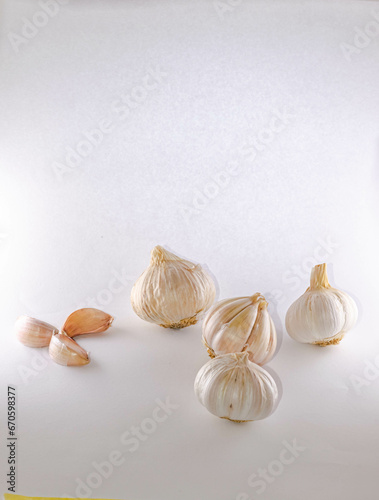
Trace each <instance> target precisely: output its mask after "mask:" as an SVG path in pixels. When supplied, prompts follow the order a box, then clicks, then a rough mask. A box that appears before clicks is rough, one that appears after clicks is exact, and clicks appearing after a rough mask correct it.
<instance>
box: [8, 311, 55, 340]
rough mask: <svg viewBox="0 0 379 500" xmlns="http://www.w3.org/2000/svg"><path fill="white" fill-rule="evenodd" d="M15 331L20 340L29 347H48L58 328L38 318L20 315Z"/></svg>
mask: <svg viewBox="0 0 379 500" xmlns="http://www.w3.org/2000/svg"><path fill="white" fill-rule="evenodd" d="M15 333H16V337H17V338H18V340H19V341H20V342H21V343H22V344H24V345H26V346H28V347H47V346H48V345H49V344H50V340H51V337H52V336H53V335H54V333H58V329H57V328H55V327H54V326H52V325H49V323H45V322H43V321H39V320H38V319H34V318H31V317H29V316H20V317H19V318H18V320H17V321H16V323H15Z"/></svg>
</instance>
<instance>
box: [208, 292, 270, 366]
mask: <svg viewBox="0 0 379 500" xmlns="http://www.w3.org/2000/svg"><path fill="white" fill-rule="evenodd" d="M267 306H268V303H267V301H266V299H265V298H264V297H263V295H261V294H260V293H256V294H254V295H252V296H251V297H238V298H233V299H226V300H222V301H220V302H218V303H217V304H215V305H214V306H213V307H212V308H211V309H210V310H209V312H208V313H207V316H206V318H205V320H204V322H203V343H204V345H205V347H206V348H207V350H208V354H209V355H210V356H211V357H214V356H217V355H220V354H228V353H233V352H247V353H248V355H249V359H250V361H253V362H254V363H257V364H258V365H263V364H265V363H267V362H268V361H269V360H270V359H271V358H272V356H273V355H274V353H275V349H276V344H277V337H276V330H275V325H274V322H273V321H272V318H271V316H270V314H269V313H268V310H267Z"/></svg>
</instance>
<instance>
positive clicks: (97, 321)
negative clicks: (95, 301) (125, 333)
mask: <svg viewBox="0 0 379 500" xmlns="http://www.w3.org/2000/svg"><path fill="white" fill-rule="evenodd" d="M112 321H113V317H112V316H110V315H109V314H107V313H105V312H103V311H100V310H99V309H93V308H91V307H86V308H84V309H78V310H77V311H74V312H73V313H72V314H70V316H69V317H68V318H67V319H66V321H65V324H64V325H63V328H62V330H63V332H64V333H66V334H67V335H68V336H69V337H76V336H77V335H86V334H88V333H101V332H105V330H108V328H109V327H110V326H111V324H112Z"/></svg>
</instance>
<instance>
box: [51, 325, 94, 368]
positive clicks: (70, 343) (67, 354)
mask: <svg viewBox="0 0 379 500" xmlns="http://www.w3.org/2000/svg"><path fill="white" fill-rule="evenodd" d="M49 354H50V357H51V358H52V359H53V360H54V361H55V362H56V363H58V364H59V365H63V366H82V365H88V363H89V362H90V360H89V356H88V352H87V351H85V350H84V349H83V348H82V347H80V345H79V344H77V343H76V342H75V340H73V339H72V338H70V337H69V336H68V335H66V334H64V333H57V334H55V335H53V336H52V338H51V341H50V346H49Z"/></svg>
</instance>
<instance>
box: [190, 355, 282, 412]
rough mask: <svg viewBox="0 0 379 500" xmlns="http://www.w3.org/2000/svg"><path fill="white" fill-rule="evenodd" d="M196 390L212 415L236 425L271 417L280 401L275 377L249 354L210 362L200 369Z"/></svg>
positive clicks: (222, 357) (223, 356)
mask: <svg viewBox="0 0 379 500" xmlns="http://www.w3.org/2000/svg"><path fill="white" fill-rule="evenodd" d="M194 389H195V394H196V396H197V397H198V399H199V401H200V403H201V404H202V405H203V406H205V408H206V409H207V410H208V411H209V412H210V413H212V414H213V415H216V416H217V417H220V418H226V419H228V420H232V421H234V422H248V421H252V420H261V419H263V418H266V417H268V416H269V415H271V413H272V412H273V411H274V410H275V408H276V406H277V402H278V399H279V395H278V388H277V385H276V383H275V381H274V379H273V378H272V376H271V375H270V374H269V373H268V372H267V371H266V370H264V369H263V368H262V367H260V366H259V365H257V364H255V363H252V362H251V361H249V357H248V353H247V352H240V353H234V354H222V355H221V356H217V357H216V358H214V359H211V360H210V361H208V363H206V364H205V365H204V366H203V367H202V368H200V370H199V373H198V374H197V376H196V380H195V386H194Z"/></svg>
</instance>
